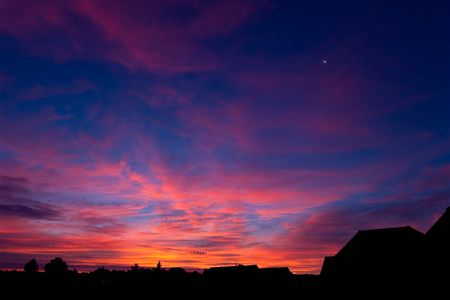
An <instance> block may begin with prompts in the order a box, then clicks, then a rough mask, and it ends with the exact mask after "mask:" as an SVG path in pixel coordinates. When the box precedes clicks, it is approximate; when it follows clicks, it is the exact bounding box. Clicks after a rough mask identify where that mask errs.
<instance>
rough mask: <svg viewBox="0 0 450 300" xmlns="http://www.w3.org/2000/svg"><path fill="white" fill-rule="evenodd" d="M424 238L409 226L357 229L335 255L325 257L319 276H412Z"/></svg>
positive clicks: (340, 278)
mask: <svg viewBox="0 0 450 300" xmlns="http://www.w3.org/2000/svg"><path fill="white" fill-rule="evenodd" d="M424 239H425V236H424V234H423V233H421V232H419V231H417V230H415V229H414V228H412V227H410V226H406V227H397V228H385V229H375V230H360V231H358V233H357V234H356V235H355V236H354V237H353V238H352V239H351V240H350V241H349V242H348V243H347V244H346V245H345V246H344V247H343V248H342V249H341V250H340V251H339V252H338V253H337V254H336V255H335V256H329V257H326V258H325V260H324V264H323V267H322V271H321V274H320V275H321V277H323V278H324V279H330V280H339V281H341V282H342V281H345V280H352V281H355V280H358V281H366V280H372V279H374V278H377V279H380V278H383V279H388V277H392V278H399V277H403V276H409V275H412V274H413V273H411V272H416V271H417V270H418V269H420V268H421V265H419V264H420V257H422V245H423V242H424Z"/></svg>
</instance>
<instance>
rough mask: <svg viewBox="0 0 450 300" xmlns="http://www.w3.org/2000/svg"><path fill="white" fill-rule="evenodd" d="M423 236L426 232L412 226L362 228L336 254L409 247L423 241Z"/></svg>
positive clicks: (338, 255) (375, 251)
mask: <svg viewBox="0 0 450 300" xmlns="http://www.w3.org/2000/svg"><path fill="white" fill-rule="evenodd" d="M423 238H424V234H423V233H422V232H420V231H418V230H416V229H414V228H412V227H411V226H405V227H393V228H382V229H371V230H360V231H358V232H357V233H356V234H355V235H354V236H353V238H352V239H351V240H350V241H349V242H348V243H347V244H346V245H345V246H344V247H343V248H342V249H341V250H340V251H339V252H338V253H337V254H336V255H335V256H336V257H340V256H347V255H357V254H358V253H362V252H364V253H366V254H372V253H373V254H376V253H377V252H378V253H379V252H380V251H382V252H386V251H395V249H407V248H408V247H411V246H414V244H417V243H419V242H421V241H422V239H423Z"/></svg>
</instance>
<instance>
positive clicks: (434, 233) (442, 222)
mask: <svg viewBox="0 0 450 300" xmlns="http://www.w3.org/2000/svg"><path fill="white" fill-rule="evenodd" d="M426 236H427V238H429V239H431V240H433V241H437V242H444V241H447V242H450V207H447V210H446V211H445V212H444V214H443V215H442V216H441V217H440V218H439V219H438V220H437V221H436V223H434V224H433V226H431V228H430V229H429V230H428V231H427V233H426Z"/></svg>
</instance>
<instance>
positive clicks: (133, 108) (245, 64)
mask: <svg viewBox="0 0 450 300" xmlns="http://www.w3.org/2000/svg"><path fill="white" fill-rule="evenodd" d="M449 3H450V2H449V1H408V2H405V1H269V0H267V1H247V0H237V1H228V0H225V1H200V0H199V1H190V0H179V1H142V0H139V1H100V0H98V1H70V0H65V1H17V0H12V1H9V0H0V86H1V89H0V105H1V106H0V197H1V198H0V268H10V267H19V268H21V267H22V266H23V264H24V263H25V262H27V261H28V260H30V259H31V258H33V257H34V258H36V259H37V260H38V263H40V266H41V267H42V266H43V264H44V263H45V262H47V261H48V260H49V259H50V258H52V257H54V256H61V257H63V259H64V260H66V261H67V262H68V264H69V266H82V265H85V266H99V265H108V266H129V265H131V264H134V263H138V264H140V265H142V266H155V265H156V263H157V261H158V260H160V261H161V262H162V264H163V267H171V266H181V267H188V268H204V267H211V266H219V265H233V264H236V263H240V264H258V265H259V266H261V267H270V266H288V267H289V268H290V269H291V270H292V271H296V272H299V273H318V272H319V271H320V268H321V265H322V262H323V257H324V256H325V255H333V254H334V253H335V252H336V251H337V250H338V249H339V248H340V247H342V246H343V244H345V242H346V241H347V240H348V239H349V238H350V237H351V236H353V235H354V234H355V232H356V231H357V230H359V229H368V228H377V227H388V226H402V225H412V226H414V227H415V228H417V229H419V230H422V231H426V230H427V229H428V227H429V226H430V225H431V224H432V223H433V222H434V221H435V220H436V219H437V218H438V216H439V215H440V214H441V213H442V212H443V211H444V210H445V208H446V207H447V206H449V205H450V126H449V124H450V123H449V120H450V85H449V82H450V56H449V53H450V26H449V20H450V4H449Z"/></svg>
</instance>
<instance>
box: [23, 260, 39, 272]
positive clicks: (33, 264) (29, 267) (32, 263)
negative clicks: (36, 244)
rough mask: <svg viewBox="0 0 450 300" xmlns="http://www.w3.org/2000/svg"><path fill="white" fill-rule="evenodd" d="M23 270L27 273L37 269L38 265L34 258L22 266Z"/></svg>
mask: <svg viewBox="0 0 450 300" xmlns="http://www.w3.org/2000/svg"><path fill="white" fill-rule="evenodd" d="M23 270H24V271H25V272H27V273H33V272H37V271H39V265H38V263H37V261H36V259H34V258H33V259H32V260H30V261H29V262H27V263H26V264H25V266H23Z"/></svg>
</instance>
